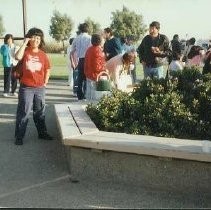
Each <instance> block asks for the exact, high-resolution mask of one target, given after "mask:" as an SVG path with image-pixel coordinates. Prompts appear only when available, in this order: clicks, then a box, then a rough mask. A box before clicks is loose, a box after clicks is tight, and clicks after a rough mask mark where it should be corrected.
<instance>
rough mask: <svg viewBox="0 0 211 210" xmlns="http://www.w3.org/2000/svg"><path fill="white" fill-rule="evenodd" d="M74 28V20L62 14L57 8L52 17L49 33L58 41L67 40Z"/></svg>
mask: <svg viewBox="0 0 211 210" xmlns="http://www.w3.org/2000/svg"><path fill="white" fill-rule="evenodd" d="M72 29H73V21H72V19H71V18H70V17H68V16H67V15H66V14H64V15H62V14H61V13H60V12H59V11H57V10H55V11H54V13H53V16H52V18H51V25H50V31H49V34H50V35H51V36H52V37H53V38H54V39H55V40H56V41H59V42H60V41H64V40H67V39H68V38H69V37H70V35H71V31H72Z"/></svg>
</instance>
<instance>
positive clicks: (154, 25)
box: [149, 21, 160, 30]
mask: <svg viewBox="0 0 211 210" xmlns="http://www.w3.org/2000/svg"><path fill="white" fill-rule="evenodd" d="M149 27H155V28H157V29H158V30H159V29H160V23H159V22H157V21H153V22H151V23H150V25H149Z"/></svg>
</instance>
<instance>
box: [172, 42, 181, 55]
mask: <svg viewBox="0 0 211 210" xmlns="http://www.w3.org/2000/svg"><path fill="white" fill-rule="evenodd" d="M171 48H172V52H173V53H175V52H176V53H178V54H181V48H182V47H181V44H180V42H179V41H178V40H177V39H173V40H171Z"/></svg>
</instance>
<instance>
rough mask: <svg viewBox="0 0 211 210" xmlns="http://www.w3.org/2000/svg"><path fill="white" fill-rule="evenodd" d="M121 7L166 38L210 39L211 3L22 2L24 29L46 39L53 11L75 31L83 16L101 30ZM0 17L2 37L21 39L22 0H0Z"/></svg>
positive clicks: (143, 0) (182, 0) (174, 0)
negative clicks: (66, 18)
mask: <svg viewBox="0 0 211 210" xmlns="http://www.w3.org/2000/svg"><path fill="white" fill-rule="evenodd" d="M123 5H124V6H126V7H127V8H128V9H129V10H131V11H134V12H135V13H136V14H140V15H142V16H143V18H144V23H145V24H146V25H147V26H149V24H150V23H151V22H152V21H154V20H156V21H159V22H160V24H161V29H160V33H163V34H165V35H167V36H168V38H169V39H172V36H173V35H174V34H176V33H177V34H179V36H180V38H190V37H195V38H196V39H211V12H210V8H211V0H26V10H27V29H30V28H31V27H38V28H41V29H42V30H43V31H44V33H45V37H46V39H50V36H49V25H50V19H51V17H52V15H53V11H54V10H55V9H56V10H58V11H59V12H60V13H61V14H67V15H68V16H69V17H71V18H72V20H73V21H74V26H75V30H76V28H77V26H78V24H79V23H82V22H84V20H85V19H86V18H87V17H90V18H91V19H92V20H94V21H95V22H98V23H99V24H100V25H101V28H102V29H103V28H105V27H108V26H109V25H110V23H111V12H115V11H116V10H122V7H123ZM0 15H1V16H2V18H3V24H4V27H5V29H6V32H5V34H6V33H12V34H13V35H14V36H23V22H22V20H23V17H22V0H6V1H5V0H0ZM75 30H74V31H73V32H72V36H75Z"/></svg>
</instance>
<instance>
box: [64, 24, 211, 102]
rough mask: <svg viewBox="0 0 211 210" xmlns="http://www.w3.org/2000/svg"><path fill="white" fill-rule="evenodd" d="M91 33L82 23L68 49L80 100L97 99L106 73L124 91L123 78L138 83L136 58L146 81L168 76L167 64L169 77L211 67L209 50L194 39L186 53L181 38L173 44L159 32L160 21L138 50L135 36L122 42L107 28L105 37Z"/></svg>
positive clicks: (154, 25) (174, 40)
mask: <svg viewBox="0 0 211 210" xmlns="http://www.w3.org/2000/svg"><path fill="white" fill-rule="evenodd" d="M88 31H89V28H88V25H87V24H86V23H83V24H80V25H79V28H78V35H77V37H76V38H75V39H71V41H72V44H71V49H68V51H69V53H68V60H69V64H68V65H69V66H70V74H71V77H72V74H73V73H72V72H75V71H76V70H77V76H75V77H74V78H76V77H77V88H76V86H75V84H76V82H74V88H73V90H74V93H76V94H77V97H78V100H83V99H87V100H92V99H94V93H95V91H96V84H97V80H98V79H99V78H98V75H99V74H100V73H101V72H103V71H104V72H106V73H107V74H108V75H109V78H111V81H112V82H113V86H114V87H116V88H117V89H123V86H122V84H123V83H126V80H125V78H126V77H124V76H129V77H130V78H131V84H132V83H133V84H134V83H136V57H137V56H138V57H139V60H140V63H141V64H142V66H143V71H144V78H147V77H150V78H153V77H157V78H158V79H159V78H163V77H165V75H164V73H165V71H164V68H165V66H166V65H168V67H169V71H170V74H173V72H175V71H177V70H182V69H183V68H184V67H185V66H193V65H195V66H202V65H204V64H206V65H205V67H206V69H207V66H208V64H209V65H210V61H209V60H210V57H211V55H210V54H209V50H208V52H207V54H205V51H204V50H203V48H201V47H199V46H196V45H195V41H196V40H195V38H191V39H190V40H188V43H187V45H186V48H185V50H184V51H183V50H182V46H181V44H180V41H179V36H178V35H177V34H175V35H174V37H173V40H172V41H171V42H170V41H169V39H168V38H167V36H166V35H164V34H161V33H160V23H159V22H157V21H153V22H152V23H150V25H149V34H148V35H146V36H145V37H144V38H143V39H142V41H141V43H140V45H139V46H138V48H136V47H135V45H134V43H133V41H132V38H131V37H132V36H127V37H126V38H121V39H119V38H117V37H115V36H114V35H113V32H112V30H111V28H105V29H104V31H103V33H102V34H92V36H91V35H89V34H88ZM206 71H207V70H206ZM209 71H210V70H209ZM203 72H205V71H203ZM72 78H73V77H72ZM127 78H128V77H127ZM76 89H77V90H76Z"/></svg>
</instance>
